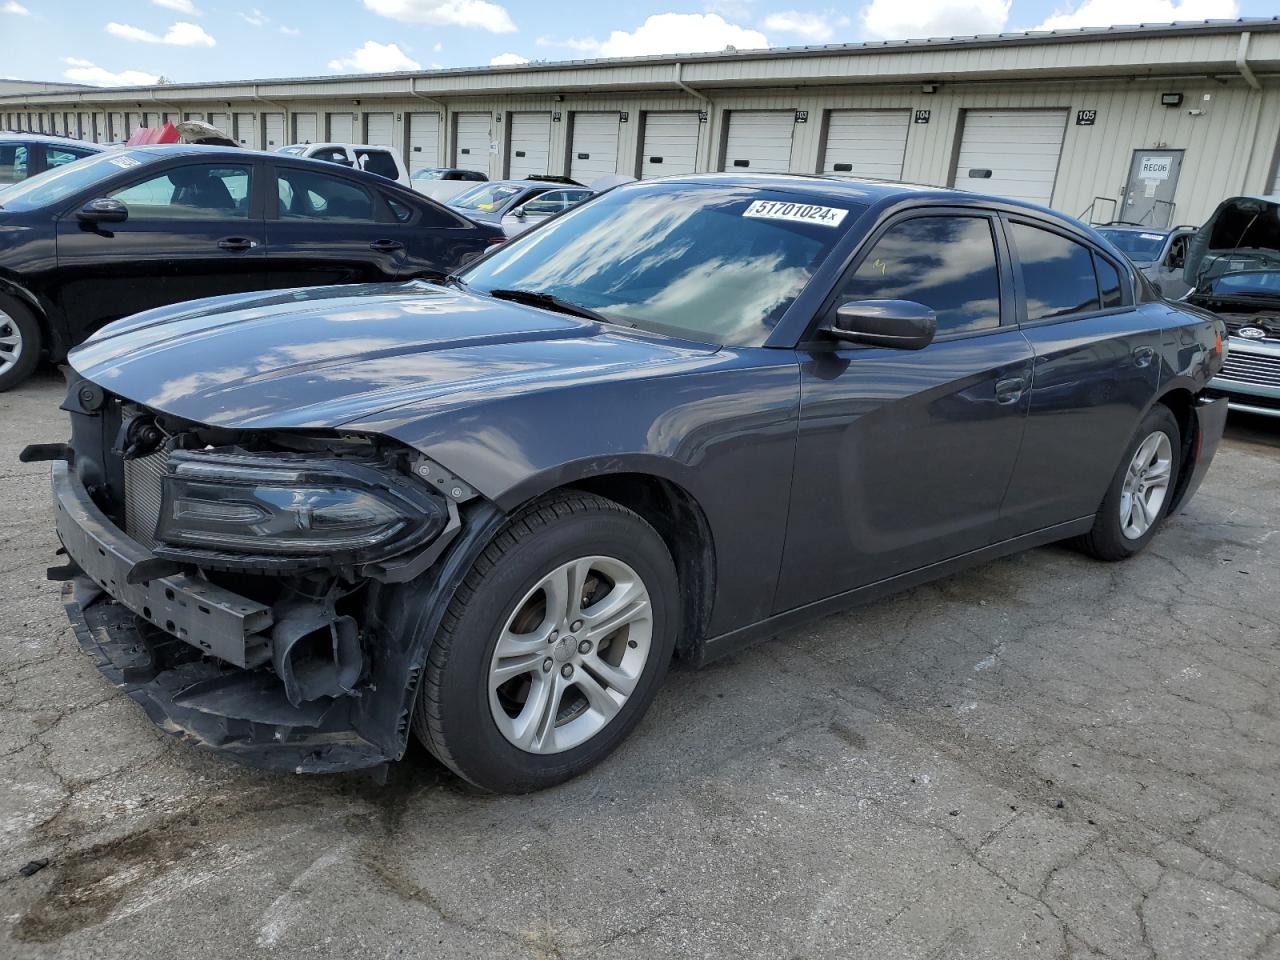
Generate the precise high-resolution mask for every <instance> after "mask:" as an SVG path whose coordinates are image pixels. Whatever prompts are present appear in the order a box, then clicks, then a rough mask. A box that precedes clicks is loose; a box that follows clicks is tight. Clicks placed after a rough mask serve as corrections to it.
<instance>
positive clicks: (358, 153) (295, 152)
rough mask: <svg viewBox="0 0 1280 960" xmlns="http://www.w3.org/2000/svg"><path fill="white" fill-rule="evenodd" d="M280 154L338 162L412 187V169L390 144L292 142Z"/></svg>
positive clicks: (282, 148)
mask: <svg viewBox="0 0 1280 960" xmlns="http://www.w3.org/2000/svg"><path fill="white" fill-rule="evenodd" d="M276 153H285V154H288V155H289V156H291V157H307V158H309V159H311V160H323V161H325V162H326V163H336V164H339V165H341V166H344V167H350V168H352V169H353V170H363V171H365V172H366V173H373V174H376V175H378V176H379V177H386V178H387V179H388V180H394V181H396V183H401V184H404V185H405V186H406V187H407V186H410V181H409V170H408V168H407V167H405V165H404V161H403V160H402V159H400V154H398V153H396V151H394V150H392V149H390V148H388V147H372V146H369V145H368V144H367V143H292V144H290V145H289V146H287V147H278V148H277V149H276Z"/></svg>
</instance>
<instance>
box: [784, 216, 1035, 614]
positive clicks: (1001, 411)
mask: <svg viewBox="0 0 1280 960" xmlns="http://www.w3.org/2000/svg"><path fill="white" fill-rule="evenodd" d="M879 299H890V300H912V301H916V302H918V303H922V304H925V305H926V306H929V307H931V308H932V309H933V310H934V311H936V313H937V315H938V335H937V337H936V339H935V340H934V341H933V343H932V344H930V345H929V346H928V347H925V348H924V349H923V350H914V351H912V350H895V349H889V348H881V347H870V346H858V345H854V344H845V343H839V342H836V341H831V340H827V339H818V338H815V339H814V340H813V342H812V343H811V344H810V345H809V346H808V347H807V348H806V347H805V346H804V345H802V348H801V349H800V350H799V357H800V370H801V397H802V403H801V410H800V425H799V434H798V438H797V447H796V466H795V482H794V484H793V487H792V497H791V512H790V520H789V522H788V530H787V544H786V550H785V555H784V560H783V564H782V572H781V577H780V580H779V586H778V595H777V601H776V604H775V607H776V610H775V612H783V611H785V610H788V609H791V608H794V607H798V606H801V605H803V604H806V603H810V602H813V601H816V600H821V599H824V598H826V597H830V596H834V595H836V594H839V593H843V592H845V591H848V590H852V589H855V588H858V587H862V586H866V585H868V584H871V583H874V582H876V581H879V580H884V579H887V578H889V577H892V576H895V575H897V574H901V573H906V572H909V571H911V570H915V569H918V568H920V567H923V566H927V565H929V564H931V563H936V562H939V561H941V560H945V559H948V558H950V557H954V556H958V555H960V554H962V553H966V552H968V551H971V550H975V549H978V548H981V547H983V546H986V545H987V544H989V543H990V542H991V541H992V540H993V539H994V538H995V536H996V535H997V532H998V528H999V517H1000V505H1001V502H1002V500H1003V498H1004V492H1005V489H1006V487H1007V486H1008V484H1009V478H1010V476H1011V475H1012V473H1013V469H1014V464H1015V462H1016V461H1017V456H1018V449H1019V445H1020V443H1021V440H1022V432H1023V427H1024V425H1025V421H1026V413H1027V393H1028V390H1027V387H1028V386H1029V383H1030V377H1031V348H1030V346H1029V345H1028V343H1027V340H1026V338H1025V337H1024V336H1023V335H1022V334H1021V332H1019V330H1018V328H1017V325H1016V323H1015V322H1014V320H1015V313H1014V310H1013V288H1012V283H1011V275H1010V271H1009V267H1008V254H1007V251H1006V249H1005V247H1004V243H1003V237H1002V234H1001V232H1000V230H999V221H998V218H997V217H996V216H995V215H994V214H992V213H989V212H986V211H982V210H977V209H954V208H925V209H921V210H917V211H912V212H910V213H906V214H903V215H900V216H898V217H896V218H894V219H892V220H890V221H889V222H888V223H886V224H885V225H883V226H882V227H880V228H879V229H878V231H877V232H876V234H875V235H874V236H873V237H872V239H871V242H870V243H869V244H867V245H866V246H865V247H864V252H863V253H862V254H861V255H860V256H859V259H858V261H857V262H856V263H855V266H854V267H853V268H852V269H851V270H850V271H849V273H848V274H847V276H846V279H845V280H844V281H842V282H841V284H839V285H838V286H837V292H836V295H835V297H834V298H833V300H832V302H831V306H837V305H839V304H840V303H842V302H846V301H851V300H879Z"/></svg>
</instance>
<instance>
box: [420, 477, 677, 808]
mask: <svg viewBox="0 0 1280 960" xmlns="http://www.w3.org/2000/svg"><path fill="white" fill-rule="evenodd" d="M678 596H679V585H678V582H677V579H676V572H675V566H674V564H673V563H672V561H671V555H670V553H669V552H668V551H667V548H666V545H665V544H664V543H663V541H662V538H661V537H659V536H658V534H657V532H656V531H655V530H654V529H653V528H652V527H651V526H650V525H649V524H648V523H646V522H645V521H644V520H643V519H641V518H640V517H639V516H637V515H636V514H635V513H633V512H631V511H630V510H627V509H626V508H624V507H622V506H620V505H619V504H616V503H614V502H612V501H610V500H605V499H603V498H601V497H596V496H592V495H590V494H585V493H576V492H574V493H567V494H561V495H557V496H555V497H553V498H550V499H547V500H544V501H541V502H539V503H536V504H534V505H533V506H531V507H529V508H527V509H525V510H523V511H522V512H521V513H520V514H518V515H517V516H516V517H515V518H513V519H512V521H511V522H510V523H509V524H508V525H507V526H506V527H505V528H504V529H503V531H502V532H501V533H499V534H498V535H497V536H496V537H495V538H494V540H493V542H492V543H491V544H490V545H489V546H488V547H487V548H486V550H485V551H484V553H482V554H481V556H480V557H479V559H478V560H477V561H476V563H475V566H474V567H473V568H472V570H471V573H470V574H469V575H468V576H467V578H466V580H465V581H464V582H463V584H462V586H461V587H460V588H459V589H458V592H457V594H456V595H455V596H454V599H453V601H452V602H451V603H450V605H449V609H448V611H447V612H446V613H445V616H444V618H443V621H442V622H441V626H440V630H439V631H438V633H437V635H436V637H435V638H434V640H433V641H432V644H431V648H430V651H429V654H428V657H427V666H426V672H425V676H424V678H423V682H422V686H421V688H420V690H419V696H418V703H417V709H416V710H415V711H414V720H413V724H414V731H415V732H416V733H417V735H418V738H419V739H420V740H421V741H422V742H423V743H424V744H425V745H426V747H427V748H428V749H429V750H430V751H431V752H432V753H433V754H435V756H436V757H438V758H439V759H440V760H441V761H442V762H443V763H445V764H446V765H447V766H449V767H450V768H451V769H452V770H453V771H454V772H456V773H457V774H458V775H459V776H461V777H463V778H464V779H466V780H469V781H470V782H471V783H473V784H475V785H476V786H479V787H482V788H484V789H486V790H492V791H496V792H501V793H525V792H528V791H531V790H539V789H542V788H545V787H549V786H552V785H554V784H557V783H560V782H562V781H564V780H568V779H569V778H571V777H574V776H577V775H578V774H580V773H582V772H583V771H585V770H587V769H589V768H590V767H592V766H594V765H595V764H596V763H599V762H600V761H601V760H603V759H604V758H605V757H606V756H607V755H608V754H609V753H610V752H611V751H612V750H613V749H614V748H615V747H616V746H617V745H618V744H619V743H621V742H622V740H623V739H624V738H625V737H626V736H627V734H628V733H629V732H630V731H631V729H632V728H633V727H634V726H635V725H636V724H637V723H638V722H639V720H640V718H641V717H642V716H643V715H644V713H645V711H646V710H647V709H648V707H649V705H650V703H651V702H652V701H653V698H654V696H655V695H656V693H657V690H658V687H659V685H660V684H661V682H662V678H663V677H664V676H665V674H666V671H667V667H668V666H669V664H670V661H671V656H672V652H673V650H674V648H675V634H676V629H677V623H678V619H679V618H678V616H677V609H678V604H677V597H678Z"/></svg>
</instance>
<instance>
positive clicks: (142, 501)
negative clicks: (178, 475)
mask: <svg viewBox="0 0 1280 960" xmlns="http://www.w3.org/2000/svg"><path fill="white" fill-rule="evenodd" d="M169 449H170V446H169V444H167V443H166V444H165V446H163V447H161V448H160V449H159V450H157V451H156V452H155V453H152V454H149V455H147V456H145V457H137V458H136V459H133V460H126V461H125V462H124V529H125V533H127V534H129V536H131V537H133V539H134V540H137V541H138V542H139V543H141V544H142V545H143V546H146V547H154V546H155V545H156V524H157V523H158V522H159V520H160V496H161V485H162V483H163V482H164V470H165V464H166V463H167V462H168V460H169Z"/></svg>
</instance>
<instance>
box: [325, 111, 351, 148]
mask: <svg viewBox="0 0 1280 960" xmlns="http://www.w3.org/2000/svg"><path fill="white" fill-rule="evenodd" d="M355 139H356V118H355V114H352V113H331V114H329V141H330V142H331V143H354V142H355Z"/></svg>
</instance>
